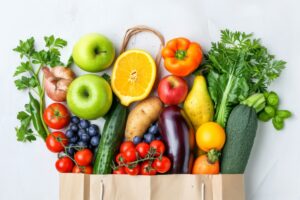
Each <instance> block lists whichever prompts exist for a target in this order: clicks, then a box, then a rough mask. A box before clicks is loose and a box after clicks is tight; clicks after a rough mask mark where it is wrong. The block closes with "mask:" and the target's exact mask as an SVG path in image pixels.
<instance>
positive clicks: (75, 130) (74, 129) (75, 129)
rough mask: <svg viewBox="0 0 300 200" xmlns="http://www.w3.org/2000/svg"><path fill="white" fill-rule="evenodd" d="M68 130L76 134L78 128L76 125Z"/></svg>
mask: <svg viewBox="0 0 300 200" xmlns="http://www.w3.org/2000/svg"><path fill="white" fill-rule="evenodd" d="M70 129H71V130H72V131H74V132H77V131H78V126H77V125H76V124H72V125H71V126H70Z"/></svg>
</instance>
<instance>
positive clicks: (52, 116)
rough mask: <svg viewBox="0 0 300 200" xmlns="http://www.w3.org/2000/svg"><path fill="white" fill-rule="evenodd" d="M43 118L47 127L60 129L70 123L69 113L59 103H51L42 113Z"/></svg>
mask: <svg viewBox="0 0 300 200" xmlns="http://www.w3.org/2000/svg"><path fill="white" fill-rule="evenodd" d="M43 118H44V121H45V123H46V124H47V126H49V127H50V128H53V129H62V128H64V127H66V126H68V124H69V123H70V113H69V111H68V109H67V108H66V106H64V105H63V104H61V103H52V104H50V105H49V106H48V107H47V108H46V109H45V111H44V114H43Z"/></svg>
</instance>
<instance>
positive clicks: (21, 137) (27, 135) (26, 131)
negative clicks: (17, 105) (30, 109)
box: [15, 111, 36, 142]
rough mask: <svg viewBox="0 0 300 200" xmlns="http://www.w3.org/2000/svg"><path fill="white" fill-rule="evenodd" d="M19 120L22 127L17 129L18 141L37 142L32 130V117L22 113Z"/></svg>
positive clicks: (18, 116) (18, 117)
mask: <svg viewBox="0 0 300 200" xmlns="http://www.w3.org/2000/svg"><path fill="white" fill-rule="evenodd" d="M17 119H18V120H19V121H20V123H21V125H20V127H16V128H15V129H16V133H17V140H18V141H20V142H27V141H28V142H32V141H34V140H36V137H35V136H34V135H33V131H32V129H31V128H30V123H31V115H30V114H28V113H26V112H24V111H21V112H19V113H18V115H17Z"/></svg>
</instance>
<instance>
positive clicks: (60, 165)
mask: <svg viewBox="0 0 300 200" xmlns="http://www.w3.org/2000/svg"><path fill="white" fill-rule="evenodd" d="M73 166H74V163H73V161H72V160H71V159H70V158H69V157H63V158H60V159H58V160H57V161H56V163H55V167H56V169H57V171H59V172H60V173H67V172H71V171H72V169H73Z"/></svg>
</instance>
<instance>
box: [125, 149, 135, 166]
mask: <svg viewBox="0 0 300 200" xmlns="http://www.w3.org/2000/svg"><path fill="white" fill-rule="evenodd" d="M136 154H137V152H136V150H135V149H132V148H131V149H128V150H126V151H125V152H123V153H122V156H123V158H124V159H125V161H126V163H131V162H134V161H136V159H137V155H136Z"/></svg>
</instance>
